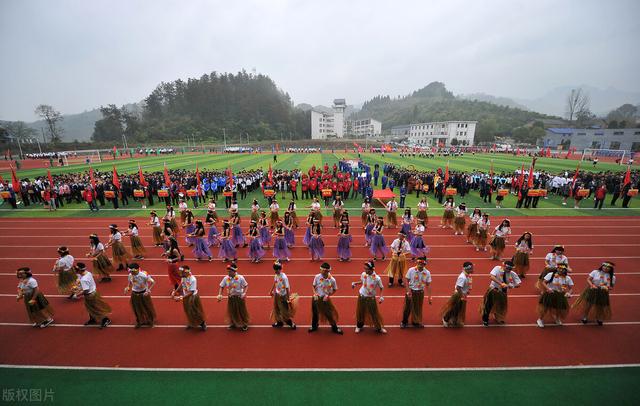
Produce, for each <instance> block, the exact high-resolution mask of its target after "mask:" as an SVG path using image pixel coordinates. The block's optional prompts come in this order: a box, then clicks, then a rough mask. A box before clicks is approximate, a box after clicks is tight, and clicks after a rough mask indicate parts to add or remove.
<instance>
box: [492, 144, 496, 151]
mask: <svg viewBox="0 0 640 406" xmlns="http://www.w3.org/2000/svg"><path fill="white" fill-rule="evenodd" d="M491 149H492V150H493V152H496V144H493V147H491Z"/></svg>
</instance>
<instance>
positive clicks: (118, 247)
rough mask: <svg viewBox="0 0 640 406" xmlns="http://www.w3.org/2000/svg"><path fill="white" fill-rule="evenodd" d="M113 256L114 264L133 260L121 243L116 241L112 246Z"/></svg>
mask: <svg viewBox="0 0 640 406" xmlns="http://www.w3.org/2000/svg"><path fill="white" fill-rule="evenodd" d="M111 255H112V256H113V262H116V263H126V262H127V260H128V259H129V258H131V254H129V251H127V249H126V248H125V247H124V244H122V243H121V242H120V241H114V242H113V244H112V245H111Z"/></svg>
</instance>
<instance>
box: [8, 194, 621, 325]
mask: <svg viewBox="0 0 640 406" xmlns="http://www.w3.org/2000/svg"><path fill="white" fill-rule="evenodd" d="M332 206H333V218H332V222H333V226H334V227H335V228H336V229H337V230H339V232H338V235H337V236H338V244H337V257H338V259H339V260H340V261H346V262H348V261H351V243H352V236H351V233H350V228H351V227H358V226H354V225H353V222H352V220H351V218H350V216H349V213H348V212H347V211H346V210H345V209H344V203H343V202H342V199H341V198H340V196H336V197H335V199H334V200H333V203H332ZM398 208H399V206H398V203H397V202H396V201H395V199H392V200H391V201H389V202H388V203H387V205H386V215H385V216H384V217H383V216H379V215H377V213H376V210H375V209H374V208H373V207H372V205H371V203H370V202H369V200H368V199H365V200H364V201H363V203H362V211H361V224H360V226H359V227H362V229H363V230H364V234H365V241H366V242H365V246H367V247H368V249H369V252H370V254H371V257H372V259H371V260H369V261H366V262H365V263H364V265H363V267H364V270H363V272H362V274H361V277H360V280H358V281H355V282H353V283H352V288H355V287H356V286H360V289H359V291H358V299H357V307H356V332H360V331H361V330H362V328H364V326H365V324H367V325H371V326H373V327H374V328H375V329H376V331H378V332H380V333H386V332H387V330H386V329H385V328H384V322H383V318H382V316H381V314H380V312H379V309H378V303H382V302H383V300H384V297H383V290H384V285H383V282H382V278H381V277H380V276H379V275H377V274H376V272H375V269H376V261H377V260H385V259H386V257H387V256H388V255H390V256H391V258H390V261H389V263H388V264H387V266H386V269H385V272H386V274H387V277H388V287H393V286H394V285H395V283H396V282H397V283H398V285H399V286H400V287H401V288H403V289H404V290H405V301H404V310H403V316H402V321H401V324H400V327H401V328H406V327H408V326H409V321H410V322H411V325H412V326H414V327H423V322H422V308H423V303H424V296H425V291H426V294H427V301H428V303H429V304H431V302H432V300H431V273H430V272H429V271H428V270H427V269H426V267H425V266H426V263H427V256H428V253H429V247H428V246H427V245H426V244H425V241H424V238H423V236H424V234H425V231H426V227H427V225H428V222H429V217H428V215H427V212H428V204H427V202H426V200H425V199H423V200H421V201H420V202H419V203H418V205H417V208H416V209H417V212H416V215H415V216H413V215H412V213H411V210H410V209H406V210H404V212H403V214H402V215H401V217H400V218H398ZM296 209H297V207H296V203H295V201H294V200H292V201H291V202H290V203H289V204H288V206H287V209H286V210H285V212H284V216H283V217H282V218H281V217H280V206H279V205H278V202H277V200H276V199H273V200H272V202H271V204H270V205H269V207H268V213H269V214H268V215H267V211H266V210H262V209H261V208H260V206H259V204H258V202H257V201H255V200H254V201H253V203H252V205H251V217H250V225H249V228H248V232H247V233H246V234H245V233H244V232H243V230H242V227H241V221H242V220H241V218H240V216H239V214H238V207H237V203H232V205H231V206H230V207H229V208H228V212H229V217H228V218H226V219H224V220H223V222H222V229H221V232H219V231H218V228H217V226H218V225H219V219H218V215H217V209H216V205H215V201H214V200H211V201H210V202H209V203H208V210H207V215H206V218H205V219H204V221H203V220H200V219H196V218H195V217H194V215H193V213H192V212H191V210H189V208H188V207H187V204H186V202H185V201H184V200H180V201H179V206H178V210H179V216H178V217H177V216H176V213H175V211H174V209H173V207H172V206H167V210H166V213H165V214H164V216H163V218H162V220H161V219H160V217H159V216H158V214H157V213H156V212H155V211H152V212H151V214H150V221H149V224H150V225H151V227H152V230H153V231H152V236H153V242H154V244H155V245H156V246H157V247H162V251H163V252H162V254H161V255H162V256H163V257H166V259H167V264H168V277H169V280H170V283H171V285H172V290H171V297H172V298H173V299H174V300H176V301H179V302H182V304H183V308H184V312H185V315H186V318H187V321H188V328H200V329H202V330H206V322H205V314H204V310H203V307H202V302H201V300H200V297H199V295H198V282H197V279H196V276H195V275H193V274H192V272H191V269H190V267H189V266H187V265H182V264H180V263H181V262H182V261H184V254H183V252H182V250H181V248H180V244H179V243H178V238H179V235H180V234H181V233H184V234H185V235H184V238H185V239H184V242H185V244H186V245H188V246H189V247H192V249H193V254H194V255H195V257H196V258H197V259H198V260H208V261H212V260H213V254H212V251H211V248H212V247H214V248H215V247H217V248H218V257H219V258H221V259H222V261H224V262H229V264H228V265H227V267H226V269H227V272H228V275H227V276H225V277H224V278H223V279H222V280H221V282H220V284H219V289H218V301H221V300H222V298H223V296H222V295H223V293H224V291H225V290H226V293H227V298H228V300H227V319H228V322H229V327H230V328H238V329H240V330H243V331H244V330H247V328H248V325H249V314H248V311H247V306H246V295H247V289H248V283H247V281H246V279H245V278H244V277H243V276H242V275H241V274H239V273H238V264H237V260H238V250H239V248H241V247H248V253H247V255H248V257H249V259H250V261H251V262H256V263H257V262H261V261H262V260H263V258H264V256H265V255H266V249H268V248H270V247H271V245H272V246H273V250H272V255H273V257H274V259H275V262H274V265H273V269H274V273H275V274H274V280H273V284H272V287H271V289H270V294H271V295H272V296H273V306H272V310H271V318H272V320H273V327H276V328H277V327H282V326H284V325H285V324H286V325H288V326H290V327H291V328H292V329H295V328H296V325H295V323H294V316H295V312H296V308H297V303H298V299H299V297H298V295H297V294H295V293H292V292H291V286H290V284H289V280H288V278H287V276H286V274H285V273H284V272H283V267H284V263H285V262H287V261H289V259H290V255H291V254H290V250H291V249H292V248H293V247H294V246H295V245H296V242H295V232H294V230H295V229H296V228H298V218H297V215H296ZM467 218H468V219H469V221H468V222H467ZM205 225H206V226H208V227H209V229H208V231H207V230H206V229H205ZM440 226H441V227H442V228H450V229H452V230H453V231H454V234H455V235H461V236H466V242H467V243H470V244H472V245H473V246H474V247H475V250H476V251H486V250H487V248H489V249H490V250H491V258H492V259H494V260H501V258H502V254H503V252H504V250H505V247H506V245H507V243H508V238H509V236H510V234H511V223H510V221H509V220H508V219H504V220H503V221H501V222H500V224H498V225H497V226H496V227H495V228H493V229H491V227H490V226H491V223H490V219H489V215H488V214H486V213H482V212H481V211H480V209H477V208H476V209H474V210H473V211H472V213H470V214H469V213H468V212H467V208H466V207H465V205H464V203H461V204H458V205H456V204H455V202H454V199H453V197H449V198H447V200H446V201H445V202H444V214H443V216H442V219H441V222H440ZM385 227H386V228H399V232H398V234H397V238H395V239H394V240H393V242H392V243H391V244H390V245H389V246H387V243H386V241H385V236H384V234H383V230H384V229H385ZM109 229H110V237H109V241H108V242H107V243H106V244H103V243H102V242H101V241H100V239H99V237H98V236H97V235H96V234H92V235H91V236H90V237H89V247H90V250H89V252H88V253H87V254H86V256H87V257H88V258H89V259H90V260H91V262H92V267H91V269H89V267H88V266H87V264H85V263H84V262H75V259H74V257H73V256H71V254H70V252H69V250H68V248H67V247H64V246H63V247H60V248H59V249H58V254H59V256H60V258H59V259H58V260H57V261H56V263H55V266H54V268H53V271H54V272H55V273H56V274H57V286H58V290H59V292H60V293H61V294H68V295H69V299H71V300H73V299H78V298H80V297H83V298H84V304H85V308H86V310H87V312H88V314H89V320H88V321H87V322H86V323H85V324H86V325H92V324H100V326H101V327H106V326H108V325H109V324H110V323H111V320H110V319H109V317H108V315H109V314H110V313H111V307H110V306H109V304H107V303H106V302H105V301H104V299H103V298H102V297H101V296H100V294H99V292H98V291H97V285H96V281H95V279H94V276H97V277H99V278H100V280H99V281H100V282H110V281H111V274H112V273H113V272H114V270H117V271H124V270H127V271H128V272H129V275H128V284H127V286H126V287H125V288H124V291H125V294H127V293H130V294H131V300H130V303H131V307H132V309H133V312H134V314H135V317H136V327H142V326H153V325H154V323H155V320H156V312H155V309H154V306H153V301H152V297H151V290H152V288H153V287H154V286H155V283H156V282H155V280H154V278H153V277H152V276H151V275H149V274H148V273H147V272H145V271H144V270H143V269H142V268H141V266H140V264H139V262H132V260H134V261H142V260H143V259H144V257H145V255H147V250H146V248H145V247H144V245H143V243H142V239H141V238H140V235H139V228H138V225H137V223H136V221H135V220H133V219H132V220H129V226H128V228H127V230H126V231H124V232H120V230H119V228H118V226H117V225H115V224H112V225H110V227H109ZM322 233H323V215H322V210H321V204H320V203H319V201H318V199H317V198H314V201H313V203H312V204H311V206H310V207H309V215H308V216H307V218H306V232H305V235H304V238H303V244H304V245H305V246H307V247H308V249H309V254H310V257H311V261H319V262H321V265H320V273H319V274H317V275H316V276H315V277H314V279H313V283H312V287H313V291H314V294H313V299H312V322H311V328H310V329H309V331H310V332H313V331H315V330H317V328H318V325H319V322H320V321H326V322H328V323H329V325H330V326H331V328H332V330H333V331H334V332H335V333H338V334H342V330H341V329H340V328H339V327H338V325H337V321H338V312H337V309H336V307H335V306H334V304H333V302H332V301H331V296H332V295H333V294H335V292H336V291H337V289H338V286H337V283H336V280H335V278H334V277H333V276H332V275H331V273H330V271H331V266H330V265H329V264H328V263H327V262H323V261H324V258H325V250H324V248H325V246H324V242H323V239H322ZM123 236H129V238H130V242H131V252H129V251H128V249H127V248H126V247H125V245H124V244H123V242H122V240H123ZM533 247H534V245H533V236H532V234H531V233H529V232H526V233H524V234H523V235H522V236H520V237H519V238H518V239H517V241H516V242H515V248H516V252H515V255H514V256H513V257H512V258H511V259H510V260H506V261H504V262H502V264H501V265H498V266H495V267H494V268H493V269H492V270H491V272H490V275H489V277H490V282H489V286H488V288H487V290H486V292H485V294H484V297H483V300H482V305H481V313H482V322H483V324H484V325H485V326H488V325H489V319H490V316H493V318H494V319H495V321H496V322H497V323H500V324H502V323H504V322H505V318H506V313H507V302H508V292H509V290H511V289H514V288H518V287H519V286H520V284H521V281H522V278H525V277H526V274H527V271H528V270H529V256H530V254H531V253H532V251H533ZM109 248H110V249H111V259H109V258H108V257H107V255H106V250H107V249H109ZM411 260H413V261H415V266H411V267H410V266H409V265H410V261H411ZM461 268H462V269H461V272H460V275H459V276H458V278H457V280H456V283H455V286H454V293H453V294H452V295H451V297H450V299H449V300H448V301H447V303H446V305H445V306H444V307H443V309H442V323H443V325H444V326H445V327H461V326H463V325H464V323H465V314H466V304H467V298H468V296H469V293H470V291H471V289H472V274H473V272H474V265H473V263H472V262H470V261H467V262H464V263H463V264H462V267H461ZM570 272H571V269H570V267H569V261H568V259H567V257H566V256H565V255H564V248H563V247H562V246H555V247H554V248H553V250H552V251H551V252H550V253H548V254H547V255H546V257H545V267H544V270H542V272H541V273H540V275H539V277H538V280H537V283H536V287H537V288H538V289H539V290H540V297H539V300H538V309H537V310H538V316H539V317H538V320H537V324H538V326H539V327H544V321H545V319H549V318H550V319H552V320H553V321H554V322H555V323H556V324H562V321H563V320H564V319H565V318H566V316H567V314H568V312H569V310H570V305H569V301H568V299H569V298H570V297H571V294H572V291H573V287H574V282H573V280H572V278H571V276H570V275H569V273H570ZM17 276H18V278H19V280H20V282H19V285H18V297H17V298H18V300H20V299H24V303H25V306H26V310H27V314H28V316H29V319H30V320H31V322H32V323H33V325H34V327H47V326H49V325H50V324H51V323H52V322H53V310H52V307H51V305H50V304H49V302H48V300H47V299H46V297H45V295H44V293H43V292H42V291H41V290H40V289H38V282H37V281H36V279H35V278H34V277H33V274H32V273H31V270H30V268H28V267H23V268H20V269H18V271H17ZM615 282H616V279H615V276H614V264H613V263H612V262H604V263H602V265H601V266H600V267H599V268H598V269H597V270H593V271H592V272H591V273H590V274H589V276H588V277H587V286H586V288H585V290H584V291H583V292H582V294H581V295H580V297H579V298H578V299H577V301H576V302H575V303H574V305H573V306H575V307H578V308H579V311H580V314H581V316H582V322H583V323H587V322H588V320H593V321H596V322H597V323H598V324H600V325H601V324H602V323H603V322H604V321H606V320H608V319H610V317H611V310H610V309H611V308H610V303H609V291H610V290H611V289H612V288H613V287H614V285H615Z"/></svg>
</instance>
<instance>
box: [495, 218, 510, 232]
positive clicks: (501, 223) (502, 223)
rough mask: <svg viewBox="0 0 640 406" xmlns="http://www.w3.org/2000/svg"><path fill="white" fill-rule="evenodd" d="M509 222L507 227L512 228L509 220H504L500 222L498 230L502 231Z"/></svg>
mask: <svg viewBox="0 0 640 406" xmlns="http://www.w3.org/2000/svg"><path fill="white" fill-rule="evenodd" d="M505 221H506V222H507V227H511V222H510V221H509V220H507V219H504V220H502V221H501V222H500V225H499V226H498V230H500V231H502V226H503V225H504V222H505Z"/></svg>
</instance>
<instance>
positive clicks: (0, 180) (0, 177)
mask: <svg viewBox="0 0 640 406" xmlns="http://www.w3.org/2000/svg"><path fill="white" fill-rule="evenodd" d="M0 183H4V179H3V178H2V175H0Z"/></svg>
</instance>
